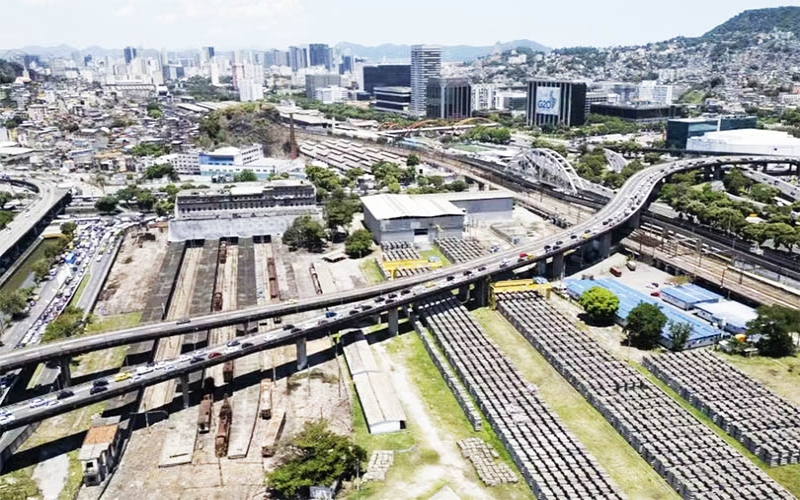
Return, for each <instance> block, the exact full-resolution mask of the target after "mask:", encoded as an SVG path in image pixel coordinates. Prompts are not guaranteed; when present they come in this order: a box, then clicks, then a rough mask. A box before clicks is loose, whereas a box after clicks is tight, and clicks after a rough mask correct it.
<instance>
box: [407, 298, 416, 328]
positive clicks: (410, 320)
mask: <svg viewBox="0 0 800 500" xmlns="http://www.w3.org/2000/svg"><path fill="white" fill-rule="evenodd" d="M406 317H407V318H408V323H409V324H410V325H411V327H412V328H413V327H414V326H416V324H417V313H416V312H414V305H413V304H409V305H408V309H406Z"/></svg>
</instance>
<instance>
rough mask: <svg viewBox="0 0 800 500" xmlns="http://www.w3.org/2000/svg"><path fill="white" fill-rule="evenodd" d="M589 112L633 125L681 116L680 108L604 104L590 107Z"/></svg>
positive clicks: (681, 109)
mask: <svg viewBox="0 0 800 500" xmlns="http://www.w3.org/2000/svg"><path fill="white" fill-rule="evenodd" d="M590 112H591V113H593V114H597V115H601V116H613V117H615V118H620V119H622V120H625V121H629V122H634V123H652V122H663V121H665V120H667V119H668V118H676V117H680V116H683V115H682V114H681V113H682V112H683V108H682V107H681V106H661V105H636V104H605V103H597V104H592V105H591V106H590Z"/></svg>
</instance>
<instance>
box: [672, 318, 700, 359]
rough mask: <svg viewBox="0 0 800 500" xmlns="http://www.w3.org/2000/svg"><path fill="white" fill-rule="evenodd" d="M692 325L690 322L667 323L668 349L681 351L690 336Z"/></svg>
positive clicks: (692, 329)
mask: <svg viewBox="0 0 800 500" xmlns="http://www.w3.org/2000/svg"><path fill="white" fill-rule="evenodd" d="M693 331H694V327H693V326H692V324H691V323H675V322H674V321H670V323H669V350H670V351H672V352H679V351H682V350H683V348H684V347H686V342H688V341H689V338H690V337H691V336H692V332H693Z"/></svg>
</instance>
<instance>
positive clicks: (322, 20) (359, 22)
mask: <svg viewBox="0 0 800 500" xmlns="http://www.w3.org/2000/svg"><path fill="white" fill-rule="evenodd" d="M782 5H800V0H724V1H720V0H669V1H668V2H664V1H659V2H654V1H647V0H602V1H598V0H492V1H487V0H446V1H443V0H402V1H387V0H0V13H2V17H3V18H4V22H3V29H2V30H0V49H12V48H19V47H23V46H29V45H45V46H52V45H60V44H62V43H63V44H67V45H70V46H73V47H76V48H79V49H82V48H86V47H90V46H94V45H97V46H100V47H104V48H122V47H124V46H128V45H132V46H136V47H140V46H141V47H145V48H154V49H161V48H166V49H169V50H183V49H194V48H198V47H200V46H205V45H212V46H214V47H215V48H217V49H218V50H230V49H237V48H252V49H266V48H285V47H287V46H289V45H292V44H307V43H313V42H319V43H328V44H331V45H333V44H336V43H338V42H343V41H347V42H353V43H360V44H363V45H379V44H382V43H397V44H410V43H432V44H440V45H456V44H468V45H491V44H493V43H494V42H497V41H501V42H506V41H510V40H517V39H523V38H527V39H530V40H534V41H536V42H539V43H541V44H543V45H546V46H549V47H554V48H556V47H568V46H577V45H591V46H609V45H633V44H641V43H647V42H657V41H660V40H665V39H668V38H672V37H674V36H679V35H683V36H698V35H701V34H703V33H705V32H706V31H708V30H710V29H711V28H713V27H714V26H717V25H718V24H720V23H722V22H724V21H726V20H727V19H729V18H730V17H733V16H734V15H736V14H738V13H739V12H741V11H743V10H746V9H756V8H765V7H778V6H782ZM9 21H10V22H9Z"/></svg>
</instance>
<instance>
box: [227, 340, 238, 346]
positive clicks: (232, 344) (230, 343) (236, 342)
mask: <svg viewBox="0 0 800 500" xmlns="http://www.w3.org/2000/svg"><path fill="white" fill-rule="evenodd" d="M239 344H240V342H239V341H238V340H231V341H230V342H228V343H227V344H225V345H226V346H228V347H236V346H238V345H239Z"/></svg>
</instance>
